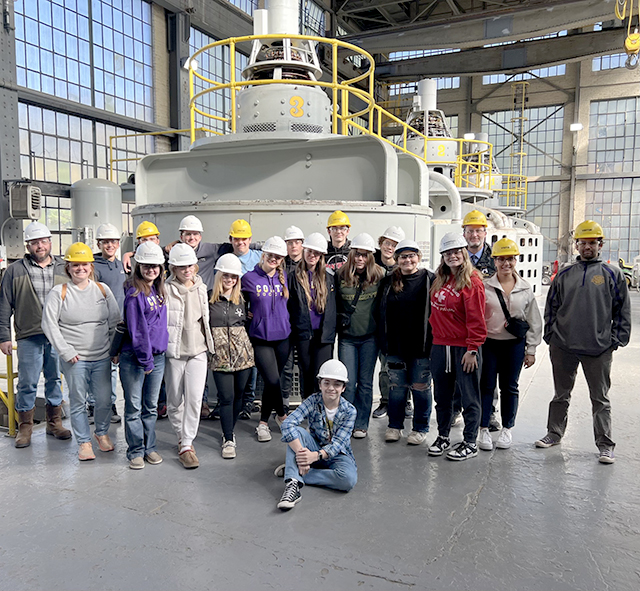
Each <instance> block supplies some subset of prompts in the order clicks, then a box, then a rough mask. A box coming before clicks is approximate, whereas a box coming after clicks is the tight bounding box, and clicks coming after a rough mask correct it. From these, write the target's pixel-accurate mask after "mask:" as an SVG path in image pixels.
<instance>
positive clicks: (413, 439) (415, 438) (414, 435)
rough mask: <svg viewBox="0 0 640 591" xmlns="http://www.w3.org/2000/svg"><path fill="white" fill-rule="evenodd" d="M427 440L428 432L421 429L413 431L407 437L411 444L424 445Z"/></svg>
mask: <svg viewBox="0 0 640 591" xmlns="http://www.w3.org/2000/svg"><path fill="white" fill-rule="evenodd" d="M426 440H427V434H426V433H422V432H420V431H411V433H409V437H407V443H408V444H409V445H422V444H423V443H424V442H425V441H426Z"/></svg>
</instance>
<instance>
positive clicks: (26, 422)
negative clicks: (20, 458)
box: [14, 407, 36, 447]
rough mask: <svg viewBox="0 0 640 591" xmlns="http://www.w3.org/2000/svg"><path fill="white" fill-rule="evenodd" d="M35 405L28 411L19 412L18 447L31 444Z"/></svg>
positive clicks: (16, 443)
mask: <svg viewBox="0 0 640 591" xmlns="http://www.w3.org/2000/svg"><path fill="white" fill-rule="evenodd" d="M35 410H36V409H35V407H33V408H32V409H31V410H28V411H26V412H19V413H18V434H17V435H16V442H15V444H14V445H15V446H16V447H29V446H30V445H31V432H32V431H33V413H34V412H35Z"/></svg>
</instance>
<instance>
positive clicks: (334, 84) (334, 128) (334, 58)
mask: <svg viewBox="0 0 640 591" xmlns="http://www.w3.org/2000/svg"><path fill="white" fill-rule="evenodd" d="M331 88H332V89H333V92H332V94H333V98H332V100H333V117H332V122H331V133H333V134H337V133H338V44H337V43H336V40H335V39H332V40H331Z"/></svg>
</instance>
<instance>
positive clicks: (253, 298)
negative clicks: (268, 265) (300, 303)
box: [242, 265, 291, 341]
mask: <svg viewBox="0 0 640 591" xmlns="http://www.w3.org/2000/svg"><path fill="white" fill-rule="evenodd" d="M286 281H287V277H286V274H285V283H286ZM242 293H243V295H244V299H245V300H246V301H247V302H248V303H249V309H250V311H251V313H252V314H253V318H252V319H251V324H249V336H250V337H251V338H252V339H262V340H263V341H280V340H282V339H286V338H287V337H288V336H289V335H290V334H291V323H290V322H289V311H288V310H287V300H286V299H285V297H284V291H283V289H282V285H281V284H280V279H279V278H278V273H276V274H275V275H274V276H273V277H269V275H267V274H266V273H265V272H264V271H263V270H262V268H261V267H260V265H256V266H255V267H254V269H253V271H249V272H248V273H246V274H245V275H243V277H242Z"/></svg>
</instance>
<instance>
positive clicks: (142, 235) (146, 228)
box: [122, 220, 166, 273]
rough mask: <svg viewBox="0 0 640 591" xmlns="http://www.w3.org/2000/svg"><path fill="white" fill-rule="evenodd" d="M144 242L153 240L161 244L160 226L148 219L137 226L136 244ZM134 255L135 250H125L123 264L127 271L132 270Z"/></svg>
mask: <svg viewBox="0 0 640 591" xmlns="http://www.w3.org/2000/svg"><path fill="white" fill-rule="evenodd" d="M144 242H153V243H154V244H157V245H158V246H159V245H160V230H158V227H157V226H156V225H155V224H154V223H153V222H148V221H146V220H145V221H144V222H140V223H139V224H138V227H137V228H136V242H135V245H136V247H138V246H139V245H140V244H143V243H144ZM133 255H134V253H133V252H125V253H124V254H123V255H122V264H123V265H124V270H125V271H126V272H127V273H129V272H130V271H131V258H132V257H133ZM165 258H166V257H165Z"/></svg>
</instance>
